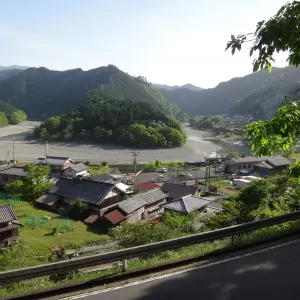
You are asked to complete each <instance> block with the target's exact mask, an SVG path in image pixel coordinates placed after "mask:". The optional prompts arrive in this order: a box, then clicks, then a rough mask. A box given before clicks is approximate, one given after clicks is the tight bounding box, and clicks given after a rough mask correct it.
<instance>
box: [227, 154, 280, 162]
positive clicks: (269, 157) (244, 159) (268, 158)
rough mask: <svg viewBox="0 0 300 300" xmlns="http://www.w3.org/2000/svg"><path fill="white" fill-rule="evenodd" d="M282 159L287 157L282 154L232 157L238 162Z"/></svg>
mask: <svg viewBox="0 0 300 300" xmlns="http://www.w3.org/2000/svg"><path fill="white" fill-rule="evenodd" d="M282 159H283V160H286V158H284V157H282V156H281V155H274V156H260V157H255V156H249V157H239V158H233V159H231V161H233V162H236V163H255V162H261V161H267V160H271V161H281V160H282ZM229 161H230V160H229Z"/></svg>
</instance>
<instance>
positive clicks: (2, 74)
mask: <svg viewBox="0 0 300 300" xmlns="http://www.w3.org/2000/svg"><path fill="white" fill-rule="evenodd" d="M21 72H22V70H20V69H7V70H0V81H1V80H5V79H7V78H9V77H13V76H15V75H18V74H19V73H21Z"/></svg>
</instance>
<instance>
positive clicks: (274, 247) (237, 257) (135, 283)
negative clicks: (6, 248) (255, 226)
mask: <svg viewBox="0 0 300 300" xmlns="http://www.w3.org/2000/svg"><path fill="white" fill-rule="evenodd" d="M298 242H300V239H297V240H293V241H288V242H285V243H282V244H278V245H275V246H271V247H267V248H264V249H260V250H256V251H253V252H249V253H245V254H241V255H237V256H234V257H230V258H226V259H223V260H218V261H216V262H212V263H207V264H205V265H202V266H197V267H192V268H189V269H184V270H181V271H177V272H172V273H169V274H164V275H160V276H154V277H151V278H148V279H144V280H139V281H135V282H131V283H125V284H124V285H121V286H117V287H111V288H107V289H103V290H99V291H95V292H89V293H85V294H81V295H77V296H71V297H67V298H61V300H75V299H81V298H85V297H89V296H94V295H98V294H102V293H107V292H110V291H115V290H119V289H123V288H127V287H131V286H134V285H138V284H142V283H147V282H151V281H154V280H158V279H163V278H167V277H171V276H176V275H180V274H183V273H186V272H191V271H194V270H198V269H203V268H207V267H211V266H214V265H218V264H222V263H225V262H229V261H233V260H237V259H240V258H243V257H248V256H251V255H255V254H259V253H263V252H266V251H269V250H273V249H277V248H281V247H284V246H287V245H290V244H294V243H298Z"/></svg>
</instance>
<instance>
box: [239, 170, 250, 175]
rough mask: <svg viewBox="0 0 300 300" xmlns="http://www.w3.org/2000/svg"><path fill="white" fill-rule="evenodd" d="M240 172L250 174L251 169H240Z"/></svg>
mask: <svg viewBox="0 0 300 300" xmlns="http://www.w3.org/2000/svg"><path fill="white" fill-rule="evenodd" d="M240 173H242V174H250V173H251V171H250V170H241V171H240Z"/></svg>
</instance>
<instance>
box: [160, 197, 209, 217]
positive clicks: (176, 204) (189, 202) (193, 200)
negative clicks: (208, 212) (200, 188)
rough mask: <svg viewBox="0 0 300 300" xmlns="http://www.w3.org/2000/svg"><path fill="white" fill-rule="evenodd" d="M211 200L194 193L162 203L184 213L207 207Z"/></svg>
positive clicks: (167, 207)
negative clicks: (193, 194) (196, 195)
mask: <svg viewBox="0 0 300 300" xmlns="http://www.w3.org/2000/svg"><path fill="white" fill-rule="evenodd" d="M209 203H210V202H209V201H207V200H204V199H201V198H198V197H195V196H192V195H188V196H184V197H182V198H180V199H176V200H173V201H171V202H169V203H167V204H164V205H162V207H163V208H166V209H169V210H175V211H178V212H182V213H190V212H192V211H195V210H198V209H200V208H202V207H205V206H207V205H208V204H209Z"/></svg>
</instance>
